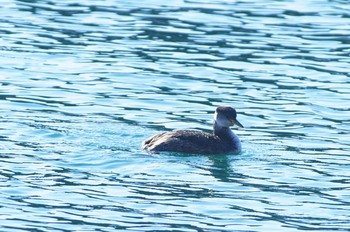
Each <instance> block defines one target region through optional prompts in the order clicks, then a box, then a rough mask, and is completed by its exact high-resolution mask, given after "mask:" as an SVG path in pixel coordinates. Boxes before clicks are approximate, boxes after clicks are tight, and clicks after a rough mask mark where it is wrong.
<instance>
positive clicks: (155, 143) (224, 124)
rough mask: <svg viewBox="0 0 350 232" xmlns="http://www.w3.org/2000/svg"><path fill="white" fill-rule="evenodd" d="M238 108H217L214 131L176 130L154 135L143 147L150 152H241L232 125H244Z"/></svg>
mask: <svg viewBox="0 0 350 232" xmlns="http://www.w3.org/2000/svg"><path fill="white" fill-rule="evenodd" d="M236 117H237V113H236V110H235V109H234V108H232V107H229V106H219V107H218V108H216V110H215V114H214V123H213V133H212V134H210V133H206V132H202V131H196V130H175V131H171V132H164V133H160V134H157V135H154V136H152V137H150V138H148V139H146V140H145V141H144V142H143V144H142V149H145V150H147V151H150V152H161V151H167V152H183V153H196V154H225V153H239V152H240V151H241V142H240V140H239V138H238V137H237V135H235V134H234V133H233V132H232V130H231V129H230V128H229V127H230V126H233V125H237V126H239V127H243V125H242V124H241V123H240V122H239V121H238V120H237V118H236Z"/></svg>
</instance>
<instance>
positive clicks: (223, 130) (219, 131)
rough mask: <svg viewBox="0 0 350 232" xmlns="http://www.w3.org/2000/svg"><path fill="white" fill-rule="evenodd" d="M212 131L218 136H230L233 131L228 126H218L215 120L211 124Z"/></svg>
mask: <svg viewBox="0 0 350 232" xmlns="http://www.w3.org/2000/svg"><path fill="white" fill-rule="evenodd" d="M213 133H214V134H215V135H216V136H219V137H222V136H230V137H231V134H233V132H232V131H231V129H230V128H229V127H223V126H220V125H219V124H218V123H217V122H216V120H214V124H213Z"/></svg>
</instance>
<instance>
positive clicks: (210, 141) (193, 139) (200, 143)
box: [142, 130, 233, 154]
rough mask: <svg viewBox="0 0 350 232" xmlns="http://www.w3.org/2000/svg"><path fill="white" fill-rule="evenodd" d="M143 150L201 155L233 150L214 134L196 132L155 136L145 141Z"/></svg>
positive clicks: (165, 133)
mask: <svg viewBox="0 0 350 232" xmlns="http://www.w3.org/2000/svg"><path fill="white" fill-rule="evenodd" d="M230 146H231V147H230ZM142 148H143V149H145V150H148V151H152V152H158V151H170V152H185V153H201V154H215V153H226V152H229V151H231V150H233V148H232V144H229V142H228V141H223V140H222V139H220V138H219V137H218V136H216V135H214V134H210V133H206V132H202V131H195V130H176V131H171V132H164V133H161V134H158V135H155V136H153V137H151V138H149V139H147V140H146V141H144V143H143V146H142Z"/></svg>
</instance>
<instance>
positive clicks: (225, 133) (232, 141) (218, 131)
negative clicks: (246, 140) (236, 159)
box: [213, 120, 241, 151]
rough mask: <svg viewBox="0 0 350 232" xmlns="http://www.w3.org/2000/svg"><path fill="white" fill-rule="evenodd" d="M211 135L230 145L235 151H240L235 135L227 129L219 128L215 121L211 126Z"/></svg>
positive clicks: (238, 141)
mask: <svg viewBox="0 0 350 232" xmlns="http://www.w3.org/2000/svg"><path fill="white" fill-rule="evenodd" d="M213 133H214V135H216V136H218V137H219V138H220V140H221V141H222V142H224V143H228V144H229V145H230V146H231V145H232V146H233V147H234V149H235V151H240V150H241V142H240V140H239V138H238V136H237V135H235V133H233V131H232V130H231V129H230V128H229V127H223V126H220V125H219V124H218V123H217V122H216V121H215V120H214V125H213Z"/></svg>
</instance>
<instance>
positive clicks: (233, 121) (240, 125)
mask: <svg viewBox="0 0 350 232" xmlns="http://www.w3.org/2000/svg"><path fill="white" fill-rule="evenodd" d="M231 122H232V125H237V126H239V127H242V128H244V126H243V125H242V124H241V123H240V122H239V121H238V120H237V119H232V120H231Z"/></svg>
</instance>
